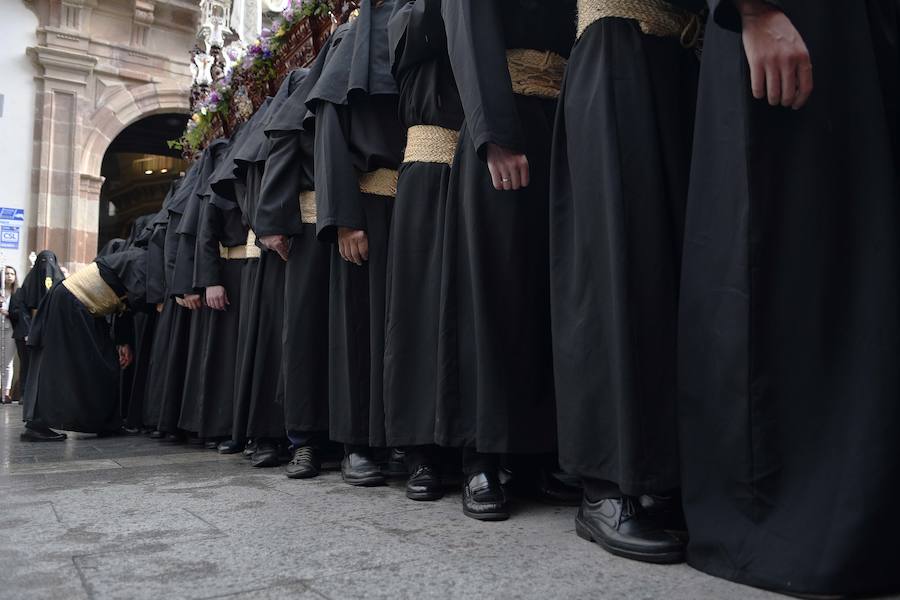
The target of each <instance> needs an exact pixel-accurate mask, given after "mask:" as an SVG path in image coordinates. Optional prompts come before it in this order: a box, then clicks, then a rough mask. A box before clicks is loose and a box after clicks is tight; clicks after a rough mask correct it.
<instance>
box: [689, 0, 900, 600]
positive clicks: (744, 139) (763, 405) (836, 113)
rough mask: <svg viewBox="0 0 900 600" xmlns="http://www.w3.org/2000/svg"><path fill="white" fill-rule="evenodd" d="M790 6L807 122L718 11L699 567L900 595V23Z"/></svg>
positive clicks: (703, 138)
mask: <svg viewBox="0 0 900 600" xmlns="http://www.w3.org/2000/svg"><path fill="white" fill-rule="evenodd" d="M780 3H781V4H782V5H783V6H784V7H785V10H786V11H787V14H788V15H789V16H790V18H791V20H792V21H793V22H794V24H795V26H796V27H797V30H798V31H799V32H800V34H801V35H802V36H803V38H804V40H805V42H806V44H807V47H808V48H809V51H810V54H811V57H812V64H813V65H814V67H815V89H814V91H813V94H812V96H811V98H810V100H809V103H808V104H807V106H805V107H804V108H802V109H801V110H799V111H791V110H789V109H783V108H772V107H770V106H769V105H768V104H767V103H765V102H762V101H757V100H754V99H753V98H752V96H751V94H750V83H749V79H748V75H747V63H746V59H745V57H744V53H743V45H742V42H741V36H740V33H739V32H738V31H736V30H730V29H729V28H730V27H732V26H735V27H737V16H736V14H735V13H734V9H733V8H732V7H731V6H730V4H729V3H726V2H724V1H723V2H721V3H717V2H713V3H711V8H712V9H713V10H714V11H715V12H714V15H715V18H716V21H715V22H713V23H711V24H710V25H709V27H708V28H707V34H706V41H705V48H704V54H703V65H702V68H701V77H700V87H699V102H698V113H697V114H698V119H697V129H696V134H695V144H694V167H693V172H692V175H691V189H690V194H689V199H688V208H687V225H686V230H685V254H684V267H683V269H684V276H683V279H682V298H681V316H680V322H679V325H680V343H681V349H680V353H681V365H680V371H679V386H680V388H681V397H680V412H681V425H682V435H681V441H682V444H681V445H682V453H683V455H682V474H683V486H684V501H685V512H686V516H687V520H688V526H689V528H690V533H691V539H690V544H689V546H688V561H689V562H690V564H691V565H693V566H694V567H696V568H698V569H701V570H703V571H706V572H707V573H711V574H713V575H718V576H720V577H726V578H728V579H732V580H735V581H739V582H742V583H747V584H751V585H756V586H760V587H765V588H771V589H775V590H779V591H782V592H788V593H791V594H840V595H845V594H846V595H863V594H872V595H875V594H882V593H884V594H886V593H890V592H897V591H900V571H898V569H897V565H898V564H900V552H898V550H897V546H896V544H895V543H894V537H893V536H894V534H895V533H896V532H898V531H900V513H898V511H897V510H896V506H895V504H896V502H895V498H896V490H897V474H898V473H900V437H898V436H897V431H896V424H897V423H900V402H898V398H900V369H897V365H898V363H900V308H898V307H900V279H898V277H897V273H898V272H900V231H898V224H900V201H898V200H900V197H898V186H897V174H898V165H900V163H898V158H900V157H898V155H897V154H896V146H892V143H893V142H895V141H896V137H894V136H895V135H896V129H895V128H894V127H895V126H896V123H897V118H898V116H900V115H898V104H897V95H896V92H897V73H898V60H900V48H898V45H897V40H898V33H900V32H898V23H900V12H898V8H900V6H898V3H897V2H894V1H892V2H882V1H875V0H873V1H855V0H834V1H832V2H818V1H817V0H782V1H781V2H780ZM851 115H852V117H851Z"/></svg>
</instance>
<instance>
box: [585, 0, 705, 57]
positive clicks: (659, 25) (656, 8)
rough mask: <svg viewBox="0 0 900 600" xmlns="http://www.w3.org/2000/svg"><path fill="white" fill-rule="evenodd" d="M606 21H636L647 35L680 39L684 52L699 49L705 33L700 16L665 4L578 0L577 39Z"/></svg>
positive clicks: (657, 0)
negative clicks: (614, 18) (610, 19)
mask: <svg viewBox="0 0 900 600" xmlns="http://www.w3.org/2000/svg"><path fill="white" fill-rule="evenodd" d="M607 17H618V18H621V19H633V20H635V21H637V22H638V25H639V26H640V28H641V31H643V32H644V33H645V34H647V35H655V36H658V37H674V38H678V39H679V40H681V44H682V45H683V46H684V47H685V48H692V47H694V46H696V45H697V42H698V41H699V39H700V35H701V33H702V23H701V21H700V16H699V15H696V14H694V13H691V12H688V11H686V10H682V9H680V8H678V7H675V6H673V5H671V4H669V3H668V2H665V1H664V0H578V37H581V34H583V33H584V32H585V30H587V28H588V27H590V26H591V25H592V24H594V23H595V22H597V21H599V20H600V19H604V18H607Z"/></svg>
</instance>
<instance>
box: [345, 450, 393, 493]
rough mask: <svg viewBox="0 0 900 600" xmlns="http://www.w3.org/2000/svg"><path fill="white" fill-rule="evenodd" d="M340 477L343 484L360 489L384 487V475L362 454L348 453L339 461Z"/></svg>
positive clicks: (368, 457)
mask: <svg viewBox="0 0 900 600" xmlns="http://www.w3.org/2000/svg"><path fill="white" fill-rule="evenodd" d="M341 477H342V478H343V479H344V482H345V483H349V484H350V485H358V486H361V487H374V486H377V485H384V484H385V480H384V474H383V473H382V472H381V469H380V468H378V465H377V464H375V461H373V460H372V458H371V457H370V456H368V455H366V454H363V453H362V452H350V453H349V454H345V455H344V460H342V461H341Z"/></svg>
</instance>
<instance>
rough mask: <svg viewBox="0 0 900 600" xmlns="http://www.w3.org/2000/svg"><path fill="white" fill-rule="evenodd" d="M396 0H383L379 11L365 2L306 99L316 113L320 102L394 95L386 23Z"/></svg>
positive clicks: (394, 84) (346, 101)
mask: <svg viewBox="0 0 900 600" xmlns="http://www.w3.org/2000/svg"><path fill="white" fill-rule="evenodd" d="M395 3H396V0H385V2H384V3H383V4H382V5H381V6H380V7H378V8H374V7H373V6H372V2H371V1H369V0H365V1H364V2H363V3H362V6H361V7H360V9H359V17H358V18H357V19H356V20H355V21H354V22H353V23H352V24H351V26H350V28H349V29H348V30H347V33H346V34H345V36H344V39H343V40H342V41H341V42H340V44H339V45H337V47H336V48H335V49H334V51H333V54H334V56H333V57H329V58H328V61H327V64H326V66H325V68H324V69H323V71H322V74H321V76H320V77H319V79H318V81H316V85H315V86H314V87H313V89H312V90H311V91H310V94H309V97H308V98H307V100H306V105H307V107H308V108H309V109H310V110H311V111H313V112H315V106H316V104H318V103H319V102H331V103H332V104H348V103H349V102H350V99H351V97H352V96H353V95H354V94H368V95H369V96H378V95H391V94H397V84H396V83H395V81H394V77H393V75H391V53H390V50H389V46H390V44H389V42H388V22H389V21H390V18H391V14H392V13H393V12H394V5H395Z"/></svg>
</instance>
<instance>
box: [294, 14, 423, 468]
mask: <svg viewBox="0 0 900 600" xmlns="http://www.w3.org/2000/svg"><path fill="white" fill-rule="evenodd" d="M394 4H395V3H394V2H393V1H388V2H370V1H366V2H363V3H362V5H361V7H360V13H359V18H358V19H357V20H356V21H354V22H353V23H352V24H351V26H350V28H349V29H348V30H347V32H346V34H345V36H344V38H343V39H342V40H341V41H340V42H339V43H337V42H335V43H337V46H336V47H333V48H332V50H331V53H332V54H334V56H333V57H329V59H328V64H327V65H326V66H325V68H324V70H323V72H322V76H321V77H320V78H319V80H318V81H317V82H316V85H315V86H314V88H313V90H312V91H311V92H310V96H309V98H308V99H307V101H306V105H307V107H308V108H309V110H310V111H312V112H313V113H315V117H316V124H315V127H316V133H315V159H316V160H315V182H316V210H317V222H316V229H317V232H318V236H319V239H321V240H323V241H326V242H329V243H332V244H334V250H333V255H332V265H331V292H330V298H331V300H330V307H331V310H330V316H329V344H330V346H331V350H330V352H331V355H330V357H329V373H330V375H329V389H328V393H329V398H330V399H329V421H330V424H329V431H330V435H331V439H333V440H335V441H338V442H341V443H343V444H344V460H343V461H342V464H341V473H342V476H343V478H344V481H346V482H347V483H349V484H351V485H381V484H383V483H384V477H383V475H382V473H381V471H380V469H379V468H378V465H377V464H375V462H374V461H373V459H372V454H371V451H370V447H373V446H376V447H377V446H385V443H386V440H385V432H384V400H383V370H384V369H383V360H384V316H385V291H386V277H387V248H388V231H389V229H390V223H391V209H392V207H393V199H394V195H395V194H396V191H397V171H396V169H397V167H398V166H399V165H400V161H401V159H402V151H403V144H404V140H405V135H404V133H405V129H404V127H403V126H402V124H401V123H400V121H399V118H398V114H397V87H396V84H395V83H394V80H393V77H392V76H391V72H390V51H389V50H388V45H389V44H388V33H387V24H388V21H389V19H390V16H391V13H392V12H393V8H394Z"/></svg>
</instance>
